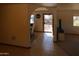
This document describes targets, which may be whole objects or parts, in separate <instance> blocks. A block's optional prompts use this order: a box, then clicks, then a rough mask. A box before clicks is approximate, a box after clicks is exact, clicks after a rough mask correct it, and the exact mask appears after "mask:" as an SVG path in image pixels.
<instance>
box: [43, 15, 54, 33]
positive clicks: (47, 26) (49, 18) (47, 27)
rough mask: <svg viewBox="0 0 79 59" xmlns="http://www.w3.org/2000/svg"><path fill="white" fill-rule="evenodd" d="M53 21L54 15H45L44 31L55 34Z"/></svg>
mask: <svg viewBox="0 0 79 59" xmlns="http://www.w3.org/2000/svg"><path fill="white" fill-rule="evenodd" d="M52 20H53V15H52V14H43V31H44V32H48V33H53V28H52V27H53V26H52V23H53V22H52Z"/></svg>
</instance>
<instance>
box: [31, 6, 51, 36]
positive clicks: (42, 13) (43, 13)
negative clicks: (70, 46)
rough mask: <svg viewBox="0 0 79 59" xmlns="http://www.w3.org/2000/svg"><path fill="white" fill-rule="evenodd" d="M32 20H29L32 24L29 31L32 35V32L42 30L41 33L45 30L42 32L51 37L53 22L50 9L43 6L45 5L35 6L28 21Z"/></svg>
mask: <svg viewBox="0 0 79 59" xmlns="http://www.w3.org/2000/svg"><path fill="white" fill-rule="evenodd" d="M31 17H32V18H33V19H32V18H31ZM32 20H33V23H31V22H30V23H31V26H32V30H31V33H32V34H33V35H34V32H43V33H44V32H46V33H44V34H45V35H48V36H52V37H53V24H52V23H53V14H52V12H51V10H49V9H48V8H45V7H39V8H36V9H35V10H34V11H33V12H32V13H31V16H30V21H32ZM46 20H47V21H46ZM50 20H51V21H50ZM46 22H47V24H46ZM50 24H51V25H50ZM48 32H50V33H48ZM50 34H51V35H50ZM33 35H32V36H33ZM33 37H34V36H33Z"/></svg>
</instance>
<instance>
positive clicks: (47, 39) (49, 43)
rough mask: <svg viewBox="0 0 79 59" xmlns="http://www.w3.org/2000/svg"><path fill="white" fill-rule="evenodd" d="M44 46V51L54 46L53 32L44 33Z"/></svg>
mask: <svg viewBox="0 0 79 59" xmlns="http://www.w3.org/2000/svg"><path fill="white" fill-rule="evenodd" d="M43 48H44V51H51V48H53V36H52V33H44V39H43Z"/></svg>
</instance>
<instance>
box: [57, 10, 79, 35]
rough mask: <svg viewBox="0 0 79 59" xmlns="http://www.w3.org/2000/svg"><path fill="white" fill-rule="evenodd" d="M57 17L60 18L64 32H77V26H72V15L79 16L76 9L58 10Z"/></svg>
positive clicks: (78, 30) (78, 31)
mask: <svg viewBox="0 0 79 59" xmlns="http://www.w3.org/2000/svg"><path fill="white" fill-rule="evenodd" d="M58 13H59V18H61V19H62V25H63V28H64V31H65V33H74V34H79V27H74V26H73V16H79V11H78V10H63V11H59V12H58Z"/></svg>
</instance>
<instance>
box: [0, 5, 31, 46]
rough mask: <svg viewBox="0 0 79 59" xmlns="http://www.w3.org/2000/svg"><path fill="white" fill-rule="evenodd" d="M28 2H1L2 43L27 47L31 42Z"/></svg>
mask: <svg viewBox="0 0 79 59" xmlns="http://www.w3.org/2000/svg"><path fill="white" fill-rule="evenodd" d="M27 5H28V4H1V6H2V8H1V9H2V11H1V13H2V19H0V20H1V40H0V42H1V43H7V44H12V45H17V46H24V47H27V46H28V45H29V43H30V31H29V20H28V7H27Z"/></svg>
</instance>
